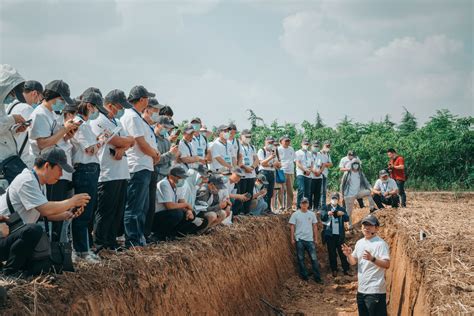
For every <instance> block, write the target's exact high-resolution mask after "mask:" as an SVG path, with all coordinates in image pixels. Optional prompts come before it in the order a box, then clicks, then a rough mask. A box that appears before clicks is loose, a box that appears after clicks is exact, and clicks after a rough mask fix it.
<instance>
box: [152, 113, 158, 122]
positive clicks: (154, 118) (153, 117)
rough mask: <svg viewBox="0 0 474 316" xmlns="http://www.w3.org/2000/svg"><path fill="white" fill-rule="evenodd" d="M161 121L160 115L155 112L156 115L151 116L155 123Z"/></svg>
mask: <svg viewBox="0 0 474 316" xmlns="http://www.w3.org/2000/svg"><path fill="white" fill-rule="evenodd" d="M159 119H160V113H158V112H154V113H152V114H151V120H152V121H153V122H155V123H156V122H158V120H159Z"/></svg>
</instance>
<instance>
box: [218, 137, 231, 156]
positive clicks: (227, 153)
mask: <svg viewBox="0 0 474 316" xmlns="http://www.w3.org/2000/svg"><path fill="white" fill-rule="evenodd" d="M219 143H221V144H222V145H224V146H225V154H226V155H227V156H229V151H228V150H227V143H225V144H224V143H223V142H222V141H221V140H220V139H219Z"/></svg>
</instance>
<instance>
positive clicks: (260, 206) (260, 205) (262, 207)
mask: <svg viewBox="0 0 474 316" xmlns="http://www.w3.org/2000/svg"><path fill="white" fill-rule="evenodd" d="M267 209H268V204H267V202H265V200H264V199H263V198H260V199H258V200H257V205H256V206H255V208H253V209H251V210H250V214H251V215H255V216H258V215H262V214H263V213H264V212H265V211H266V210H267Z"/></svg>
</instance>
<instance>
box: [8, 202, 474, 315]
mask: <svg viewBox="0 0 474 316" xmlns="http://www.w3.org/2000/svg"><path fill="white" fill-rule="evenodd" d="M473 196H474V195H472V194H464V195H454V194H448V193H445V194H442V195H437V194H434V193H432V194H410V195H409V207H408V208H406V209H399V210H392V209H387V210H383V211H379V212H378V215H377V216H378V217H379V219H380V221H381V223H382V225H383V226H382V227H381V231H380V234H381V236H382V237H383V238H384V239H385V240H386V241H387V242H388V243H389V245H390V250H391V259H392V261H391V268H390V269H389V270H388V271H387V273H386V277H387V293H388V299H389V302H388V308H389V313H390V315H429V314H439V315H447V314H470V313H474V307H473V303H472V302H473V295H472V291H473V278H474V276H473V274H472V271H473V269H472V267H473V259H472V258H473V251H472V245H473V232H472V229H471V228H470V223H472V221H473V214H472V209H473V204H474V202H473V199H472V197H473ZM366 214H368V210H367V209H356V210H355V214H354V216H355V218H356V220H360V219H361V218H362V217H363V216H365V215H366ZM287 221H288V217H287V216H273V217H265V218H243V219H239V221H238V222H237V223H236V224H235V225H233V226H232V227H230V228H229V227H221V228H218V229H216V230H215V231H213V232H212V233H210V234H208V235H205V236H198V237H191V238H186V239H184V240H180V241H177V242H172V243H164V244H160V245H157V246H152V247H150V248H146V249H145V250H136V251H129V252H126V253H121V254H118V255H116V254H112V253H109V254H106V255H105V256H106V257H107V259H106V260H103V263H101V264H100V265H95V266H94V265H87V264H81V265H79V267H78V272H76V273H66V274H64V275H58V276H55V278H54V279H51V278H50V277H45V276H42V277H38V278H36V279H34V280H28V281H23V280H18V281H2V280H0V285H3V286H5V287H7V289H8V300H7V303H6V305H5V306H4V307H2V308H0V313H1V314H4V315H24V314H38V315H59V314H61V315H65V314H67V315H72V314H74V315H118V314H120V315H189V314H199V315H236V314H238V315H275V314H276V313H277V312H282V313H284V314H287V315H291V314H296V315H355V314H357V306H356V304H355V293H356V291H357V278H356V271H355V269H354V268H353V269H352V274H353V276H352V277H346V276H342V275H341V276H337V277H336V278H334V277H332V276H331V275H330V272H329V268H328V263H327V252H326V250H325V249H323V248H322V245H318V249H317V254H318V259H319V261H320V264H321V270H322V272H323V277H324V281H325V284H324V285H318V284H316V283H315V282H312V281H311V282H303V281H300V280H299V278H298V277H297V270H296V264H295V259H294V258H295V257H294V253H293V249H292V246H291V244H290V243H289V236H288V234H289V231H288V224H287ZM358 227H359V226H356V228H358ZM420 229H422V230H423V231H424V232H425V233H426V235H427V237H426V239H424V240H423V241H420V239H419V233H420ZM360 237H361V235H360V232H359V231H357V230H356V232H355V234H354V235H353V236H351V237H350V238H349V240H348V243H349V244H350V245H353V244H354V243H355V242H356V240H357V239H359V238H360ZM262 299H263V300H265V302H267V303H269V305H271V306H273V307H274V309H272V308H271V307H270V306H269V305H267V304H264V303H263V302H262Z"/></svg>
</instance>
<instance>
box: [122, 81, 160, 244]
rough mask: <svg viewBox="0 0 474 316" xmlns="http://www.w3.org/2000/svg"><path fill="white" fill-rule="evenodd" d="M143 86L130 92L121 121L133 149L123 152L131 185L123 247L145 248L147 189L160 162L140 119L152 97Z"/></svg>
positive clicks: (152, 136)
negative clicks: (127, 104)
mask: <svg viewBox="0 0 474 316" xmlns="http://www.w3.org/2000/svg"><path fill="white" fill-rule="evenodd" d="M154 96H155V94H154V93H150V92H148V90H147V89H145V87H143V86H135V87H133V88H132V89H131V90H130V93H129V95H128V101H129V102H130V103H131V104H133V108H131V109H125V113H124V115H123V116H122V118H121V119H120V122H121V123H122V125H123V128H124V129H125V131H126V132H127V133H128V135H130V136H132V137H133V138H134V139H135V145H134V146H132V147H130V149H128V150H127V151H126V154H127V158H128V171H129V172H130V181H129V182H128V187H127V203H126V205H125V213H124V226H125V246H126V247H132V246H144V245H145V244H146V240H145V221H146V214H147V212H148V203H149V186H150V181H151V174H152V172H153V170H154V167H153V166H154V165H155V164H156V163H158V161H159V160H160V153H159V151H158V149H157V143H156V136H155V133H154V130H153V128H152V127H151V126H150V125H149V124H148V123H147V122H146V121H145V119H144V118H143V117H142V112H143V111H144V110H145V109H146V107H147V106H148V99H149V98H151V97H154Z"/></svg>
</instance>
